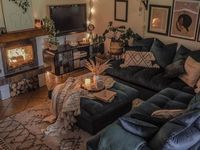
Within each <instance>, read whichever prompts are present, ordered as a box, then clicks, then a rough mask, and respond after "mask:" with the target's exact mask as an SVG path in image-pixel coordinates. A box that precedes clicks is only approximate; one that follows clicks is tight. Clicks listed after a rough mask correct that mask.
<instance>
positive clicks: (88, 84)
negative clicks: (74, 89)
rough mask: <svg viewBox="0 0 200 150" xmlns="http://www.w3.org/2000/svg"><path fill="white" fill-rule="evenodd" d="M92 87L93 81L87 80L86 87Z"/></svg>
mask: <svg viewBox="0 0 200 150" xmlns="http://www.w3.org/2000/svg"><path fill="white" fill-rule="evenodd" d="M90 85H91V79H85V86H86V87H89V86H90Z"/></svg>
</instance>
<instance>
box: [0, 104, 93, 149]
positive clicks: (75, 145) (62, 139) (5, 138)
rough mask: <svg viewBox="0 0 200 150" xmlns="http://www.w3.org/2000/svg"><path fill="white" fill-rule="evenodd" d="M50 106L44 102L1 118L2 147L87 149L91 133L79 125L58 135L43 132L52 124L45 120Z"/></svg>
mask: <svg viewBox="0 0 200 150" xmlns="http://www.w3.org/2000/svg"><path fill="white" fill-rule="evenodd" d="M49 106H50V104H49V103H44V104H41V105H39V106H36V107H33V108H30V109H28V110H26V111H24V112H21V113H18V114H16V115H14V116H11V117H8V118H6V119H4V120H0V149H1V147H3V148H4V149H5V150H9V149H11V150H85V149H86V147H85V146H86V142H87V140H88V139H89V137H90V135H89V134H88V133H86V132H84V131H83V130H81V129H79V128H77V127H76V129H74V130H73V131H67V132H66V133H65V134H63V135H59V136H57V137H51V136H46V135H45V134H44V133H43V131H44V129H46V127H47V126H48V125H49V124H50V123H48V122H44V119H45V118H46V117H47V116H49V115H50V110H49V108H50V107H49ZM1 138H2V139H1Z"/></svg>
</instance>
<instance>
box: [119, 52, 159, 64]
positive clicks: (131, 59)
mask: <svg viewBox="0 0 200 150" xmlns="http://www.w3.org/2000/svg"><path fill="white" fill-rule="evenodd" d="M124 59H125V61H124V64H122V65H121V67H122V68H124V67H129V66H140V67H146V68H159V66H158V65H157V64H154V62H155V57H154V55H153V53H151V52H137V51H126V53H125V55H124Z"/></svg>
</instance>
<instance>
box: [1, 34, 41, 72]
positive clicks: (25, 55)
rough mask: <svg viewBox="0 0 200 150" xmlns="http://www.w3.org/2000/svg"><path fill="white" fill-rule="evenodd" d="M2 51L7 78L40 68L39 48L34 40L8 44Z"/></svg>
mask: <svg viewBox="0 0 200 150" xmlns="http://www.w3.org/2000/svg"><path fill="white" fill-rule="evenodd" d="M1 51H2V57H3V66H4V73H5V76H10V75H15V74H18V73H21V72H25V71H28V70H31V69H35V68H37V67H38V60H37V59H38V57H37V47H36V41H35V39H34V38H33V39H25V40H20V41H15V42H9V43H6V44H4V45H3V47H2V48H1Z"/></svg>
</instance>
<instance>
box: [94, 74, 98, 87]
mask: <svg viewBox="0 0 200 150" xmlns="http://www.w3.org/2000/svg"><path fill="white" fill-rule="evenodd" d="M98 81H99V75H93V82H94V85H95V86H97V83H98Z"/></svg>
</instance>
